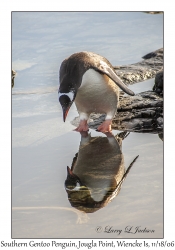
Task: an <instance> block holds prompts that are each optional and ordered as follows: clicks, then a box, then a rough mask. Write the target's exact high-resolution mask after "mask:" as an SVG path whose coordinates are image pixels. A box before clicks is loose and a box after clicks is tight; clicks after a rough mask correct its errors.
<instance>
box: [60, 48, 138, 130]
mask: <svg viewBox="0 0 175 250" xmlns="http://www.w3.org/2000/svg"><path fill="white" fill-rule="evenodd" d="M59 81H60V86H59V90H58V99H59V102H60V104H61V106H62V110H63V121H64V122H65V120H66V117H67V114H68V112H69V109H70V107H71V105H72V103H73V102H75V105H76V107H77V110H78V113H79V118H80V123H79V126H78V127H77V128H76V129H75V131H77V132H83V131H88V130H89V129H88V124H87V120H88V118H89V116H90V114H91V113H93V112H95V113H105V114H106V118H105V121H104V122H103V123H102V124H101V125H100V126H99V127H98V128H97V131H100V132H103V133H105V132H111V124H112V119H113V117H114V115H115V113H116V111H117V106H118V103H119V88H121V89H122V90H123V91H124V92H125V93H127V94H129V95H135V94H134V92H133V91H131V90H130V89H129V88H128V87H127V86H126V85H125V84H124V83H123V82H122V81H121V79H120V78H119V77H118V76H117V75H116V72H115V70H114V68H113V66H112V65H111V63H110V62H109V61H108V60H107V59H106V58H105V57H103V56H100V55H98V54H95V53H93V52H87V51H83V52H77V53H74V54H72V55H71V56H70V57H68V58H66V59H65V60H64V61H63V62H62V64H61V66H60V72H59Z"/></svg>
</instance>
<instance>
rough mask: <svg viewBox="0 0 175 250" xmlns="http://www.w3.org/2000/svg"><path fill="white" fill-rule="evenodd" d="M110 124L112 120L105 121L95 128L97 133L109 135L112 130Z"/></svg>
mask: <svg viewBox="0 0 175 250" xmlns="http://www.w3.org/2000/svg"><path fill="white" fill-rule="evenodd" d="M111 123H112V120H105V121H104V122H103V123H102V124H101V125H100V126H99V127H98V128H97V131H99V132H103V133H106V132H109V133H111V131H112V129H111Z"/></svg>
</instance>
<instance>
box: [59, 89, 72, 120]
mask: <svg viewBox="0 0 175 250" xmlns="http://www.w3.org/2000/svg"><path fill="white" fill-rule="evenodd" d="M58 98H59V102H60V104H61V106H62V110H63V121H64V122H65V120H66V116H67V114H68V112H69V109H70V107H71V106H72V103H73V101H74V99H75V94H74V92H72V91H71V92H69V93H61V92H59V93H58Z"/></svg>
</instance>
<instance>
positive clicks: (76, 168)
mask: <svg viewBox="0 0 175 250" xmlns="http://www.w3.org/2000/svg"><path fill="white" fill-rule="evenodd" d="M105 134H106V136H107V137H91V135H90V134H88V132H81V142H80V148H79V152H78V153H77V154H76V155H75V157H74V159H73V162H72V166H71V169H70V168H69V167H67V179H66V181H65V188H66V191H67V194H68V199H69V201H70V203H71V205H72V206H73V207H75V208H77V209H79V210H81V211H84V212H86V213H93V212H95V211H97V210H98V209H100V208H102V207H104V206H106V205H107V204H108V203H109V202H110V201H111V200H112V199H113V198H114V197H115V196H116V195H117V194H118V193H119V191H120V188H121V185H122V183H123V181H124V179H125V178H126V176H127V174H128V172H129V170H130V168H131V167H132V165H133V163H134V162H135V160H136V159H137V157H138V156H137V157H136V158H135V159H134V161H133V162H132V163H131V164H130V166H129V167H128V169H127V171H126V172H125V168H124V157H123V154H122V151H121V145H122V140H123V139H124V138H126V136H127V135H128V134H127V132H122V133H120V134H118V135H116V136H115V137H114V136H113V135H112V134H111V133H110V132H109V133H105Z"/></svg>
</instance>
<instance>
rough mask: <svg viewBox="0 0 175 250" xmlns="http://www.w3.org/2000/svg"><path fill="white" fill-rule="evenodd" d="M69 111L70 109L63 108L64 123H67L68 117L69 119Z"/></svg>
mask: <svg viewBox="0 0 175 250" xmlns="http://www.w3.org/2000/svg"><path fill="white" fill-rule="evenodd" d="M69 109H70V107H67V108H65V107H63V121H64V122H65V121H66V117H67V114H68V112H69Z"/></svg>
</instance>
